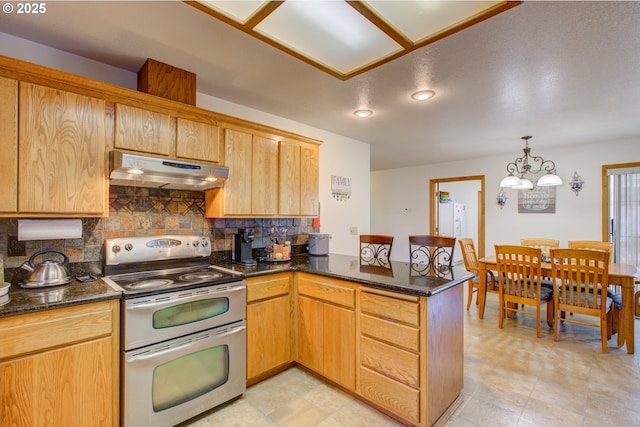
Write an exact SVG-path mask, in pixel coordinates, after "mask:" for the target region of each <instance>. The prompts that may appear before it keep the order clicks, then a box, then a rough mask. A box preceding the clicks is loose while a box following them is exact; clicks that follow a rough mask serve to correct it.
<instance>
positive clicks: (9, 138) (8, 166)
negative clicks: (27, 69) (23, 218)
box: [0, 78, 18, 213]
mask: <svg viewBox="0 0 640 427" xmlns="http://www.w3.org/2000/svg"><path fill="white" fill-rule="evenodd" d="M0 129H2V131H1V132H0V151H1V152H2V167H0V182H2V191H0V212H3V213H4V212H6V213H15V212H16V211H17V210H18V81H17V80H13V79H6V78H0Z"/></svg>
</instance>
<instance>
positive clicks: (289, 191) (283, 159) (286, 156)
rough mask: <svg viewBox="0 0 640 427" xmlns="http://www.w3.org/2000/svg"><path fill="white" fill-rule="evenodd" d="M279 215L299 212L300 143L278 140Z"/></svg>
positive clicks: (297, 213)
mask: <svg viewBox="0 0 640 427" xmlns="http://www.w3.org/2000/svg"><path fill="white" fill-rule="evenodd" d="M279 178H280V197H279V203H278V213H279V214H280V215H299V214H300V144H297V143H293V142H288V141H280V171H279Z"/></svg>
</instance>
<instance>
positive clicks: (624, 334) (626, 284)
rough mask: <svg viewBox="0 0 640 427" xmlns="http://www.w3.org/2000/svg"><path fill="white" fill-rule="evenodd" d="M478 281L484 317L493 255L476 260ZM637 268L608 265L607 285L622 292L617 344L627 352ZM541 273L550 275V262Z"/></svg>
mask: <svg viewBox="0 0 640 427" xmlns="http://www.w3.org/2000/svg"><path fill="white" fill-rule="evenodd" d="M478 263H479V267H480V271H479V272H478V275H479V276H480V277H479V279H480V283H479V289H478V317H479V318H480V319H482V318H483V317H484V307H485V303H486V301H487V271H497V270H498V263H497V261H496V257H495V255H493V256H488V257H484V258H480V259H479V260H478ZM637 274H638V269H637V268H636V266H634V265H629V264H618V263H612V264H610V265H609V285H615V286H619V287H620V288H621V294H622V325H621V327H620V328H619V330H618V346H620V347H621V346H622V345H624V344H626V346H627V353H629V354H633V352H634V344H635V343H634V334H635V287H634V282H635V280H637V279H636V275H637ZM542 275H543V276H546V277H551V263H548V262H543V263H542Z"/></svg>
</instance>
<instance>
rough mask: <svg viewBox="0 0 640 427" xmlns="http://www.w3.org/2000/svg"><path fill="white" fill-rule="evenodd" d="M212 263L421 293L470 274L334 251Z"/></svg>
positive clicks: (244, 271) (429, 292)
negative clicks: (437, 273)
mask: <svg viewBox="0 0 640 427" xmlns="http://www.w3.org/2000/svg"><path fill="white" fill-rule="evenodd" d="M216 265H217V266H219V267H222V268H226V269H229V270H233V271H235V272H238V273H242V274H244V275H245V276H246V277H253V276H260V275H264V274H272V273H280V272H283V271H303V272H306V273H312V274H318V275H322V276H327V277H333V278H336V279H342V280H348V281H351V282H355V283H360V284H363V285H367V286H370V287H374V288H378V289H385V290H388V291H393V292H402V293H407V294H412V295H422V296H431V295H434V294H437V293H438V292H442V291H444V290H445V289H448V288H450V287H452V286H457V285H459V284H461V283H464V282H466V281H467V280H469V279H471V278H472V277H473V274H471V273H469V272H468V271H466V270H465V269H460V268H454V269H453V270H452V271H451V272H450V273H447V274H445V275H443V277H433V276H428V275H421V274H420V272H419V271H417V269H415V268H412V267H411V265H410V264H409V263H405V262H399V261H391V263H390V265H389V268H386V267H381V266H370V265H360V258H359V257H356V256H349V255H337V254H331V255H329V256H325V257H319V256H307V255H299V256H294V257H292V258H291V261H288V262H278V263H258V265H257V266H256V267H245V266H242V265H238V264H232V263H231V262H220V263H216Z"/></svg>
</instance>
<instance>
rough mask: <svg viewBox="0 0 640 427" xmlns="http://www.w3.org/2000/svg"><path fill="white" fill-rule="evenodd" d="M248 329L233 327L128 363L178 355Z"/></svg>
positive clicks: (136, 358) (132, 359)
mask: <svg viewBox="0 0 640 427" xmlns="http://www.w3.org/2000/svg"><path fill="white" fill-rule="evenodd" d="M246 328H247V327H246V326H245V325H244V324H242V325H238V326H233V327H231V328H228V329H226V330H225V331H223V332H221V333H217V334H215V335H212V336H210V337H208V338H195V339H193V340H189V342H186V343H184V344H179V345H177V346H175V347H169V348H167V349H163V350H159V351H154V352H152V353H144V354H141V355H140V356H133V357H131V358H128V359H127V363H130V362H143V361H147V360H151V359H155V358H159V357H163V356H166V355H168V354H173V353H177V352H183V353H184V350H186V349H188V348H191V347H194V346H202V344H203V342H204V341H205V340H206V339H220V338H224V337H228V336H230V335H233V334H237V333H238V332H241V331H243V330H245V329H246Z"/></svg>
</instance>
